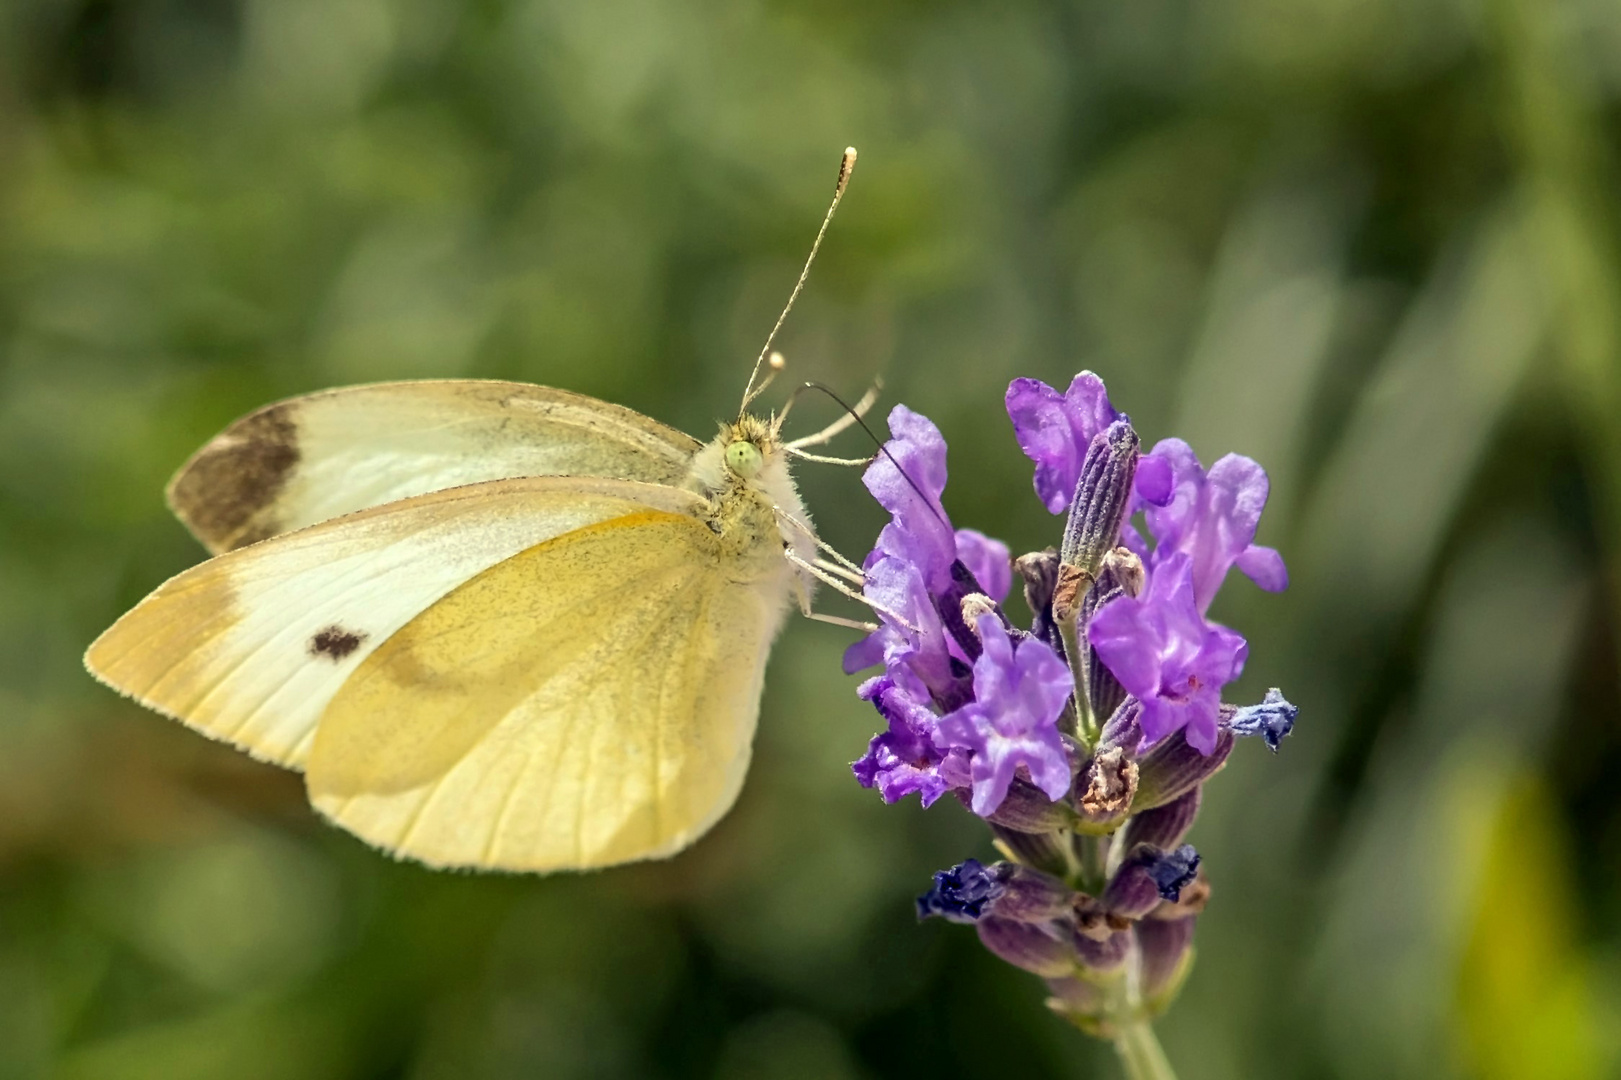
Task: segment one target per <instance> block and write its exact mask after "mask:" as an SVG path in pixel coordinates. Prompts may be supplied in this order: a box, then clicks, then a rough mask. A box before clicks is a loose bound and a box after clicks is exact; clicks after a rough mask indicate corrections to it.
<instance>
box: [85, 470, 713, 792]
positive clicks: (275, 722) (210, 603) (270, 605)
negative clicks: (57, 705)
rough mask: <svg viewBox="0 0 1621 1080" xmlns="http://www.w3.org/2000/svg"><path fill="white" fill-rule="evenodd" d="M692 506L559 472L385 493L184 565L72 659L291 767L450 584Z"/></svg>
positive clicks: (643, 489) (689, 498)
mask: <svg viewBox="0 0 1621 1080" xmlns="http://www.w3.org/2000/svg"><path fill="white" fill-rule="evenodd" d="M698 504H699V500H698V499H697V498H696V497H695V496H693V495H690V494H688V493H687V492H684V491H680V490H677V489H675V488H669V487H660V486H657V485H652V484H641V483H634V482H625V481H615V480H599V479H590V478H571V477H539V478H527V479H511V480H502V481H493V482H488V483H482V484H473V485H468V486H465V487H460V488H454V489H451V490H448V491H439V492H434V493H431V494H428V495H423V496H418V497H416V498H412V499H406V500H403V501H400V502H396V503H390V504H388V505H386V506H382V507H378V508H376V509H373V510H367V511H363V512H360V513H356V514H352V515H349V516H347V517H342V518H338V519H336V520H333V521H328V522H325V523H323V524H320V525H316V526H313V527H311V528H308V529H303V530H301V531H299V532H295V533H290V534H286V535H283V536H279V537H276V538H275V539H273V540H269V541H266V542H264V543H262V544H255V545H254V546H252V547H248V548H242V549H240V550H237V551H233V552H230V553H229V554H226V555H221V556H219V557H216V558H213V559H210V560H208V561H207V562H204V563H201V564H199V565H198V566H194V567H192V568H191V569H190V570H187V571H185V572H184V573H182V574H180V575H179V576H177V577H175V578H173V579H171V580H170V581H169V582H167V583H166V584H164V585H162V586H161V587H159V588H158V589H157V590H156V591H155V592H153V593H152V595H150V596H148V597H147V598H146V599H145V600H143V601H141V603H140V604H138V605H137V606H136V607H135V608H134V609H133V610H131V611H130V612H129V613H128V614H126V615H125V616H124V617H123V618H121V619H119V620H118V622H117V623H115V624H114V625H113V626H112V628H111V629H109V630H108V631H107V632H106V633H104V634H103V635H102V636H101V637H100V638H98V639H97V640H96V642H95V643H94V644H93V645H91V647H90V650H89V651H88V652H87V653H86V654H85V664H86V666H87V667H88V668H89V669H90V671H91V673H92V674H94V675H95V676H96V677H97V678H98V679H100V680H101V681H103V682H105V683H107V684H108V685H110V686H112V687H113V688H114V689H116V690H118V691H119V692H120V693H123V694H126V695H128V696H130V697H133V698H136V699H137V700H139V701H140V702H141V703H142V704H143V705H146V706H148V707H149V708H152V709H156V710H157V711H159V712H162V713H166V714H168V715H169V716H173V717H175V718H177V719H179V720H182V721H184V722H185V723H186V724H188V725H189V726H191V727H193V728H196V729H197V730H199V731H201V732H202V733H204V734H205V735H209V736H211V737H213V738H217V739H223V740H225V741H227V742H231V743H234V744H235V745H237V746H239V747H241V748H242V749H244V750H246V751H248V752H249V753H251V754H253V755H254V756H255V757H259V758H263V759H268V760H270V761H272V762H275V763H276V764H279V765H286V766H289V767H292V768H300V767H302V764H303V761H304V759H305V757H306V755H307V753H308V750H309V746H310V742H311V740H312V738H313V734H314V731H315V727H316V724H317V722H318V721H319V719H320V717H321V713H322V711H323V710H324V709H325V708H326V706H327V703H328V702H329V701H330V700H332V698H333V695H335V694H336V693H337V692H338V690H339V687H341V686H342V685H343V684H344V681H345V680H346V679H348V678H349V677H350V676H351V675H352V674H353V673H354V671H355V670H356V669H357V668H358V667H360V666H361V664H362V663H363V662H364V661H365V660H366V659H367V657H369V656H370V655H371V654H372V652H373V651H374V650H375V649H377V648H378V646H380V645H382V644H383V643H384V642H386V641H387V640H388V639H389V637H390V636H391V635H393V634H394V633H395V632H396V631H398V630H399V629H400V628H401V627H402V626H405V625H407V624H408V623H410V621H411V620H412V619H414V618H416V617H417V616H418V615H419V614H420V613H422V612H423V611H424V610H426V609H429V608H431V606H432V605H433V604H434V603H435V602H437V601H438V600H439V599H440V598H441V597H443V596H445V595H446V594H447V593H450V592H451V591H452V590H453V589H455V588H456V587H457V586H459V585H461V584H462V583H463V582H466V581H467V580H468V579H470V578H475V577H476V576H477V575H478V574H479V573H481V572H482V571H484V570H486V569H488V568H489V567H491V566H494V565H496V564H498V563H500V562H501V560H503V559H507V558H510V557H511V556H513V555H514V554H516V553H518V552H520V551H523V550H525V549H527V548H530V547H532V546H533V545H534V544H536V543H537V542H540V541H544V540H546V539H549V538H551V537H556V536H561V535H564V534H566V533H569V532H571V531H573V530H576V529H580V528H584V527H587V526H591V525H594V524H596V523H598V522H602V521H606V520H610V519H613V518H618V517H623V516H624V515H626V514H631V513H637V512H642V511H646V510H648V509H649V508H653V509H657V510H660V511H663V512H671V513H677V514H686V513H689V512H691V511H692V510H693V508H694V507H696V506H697V505H698Z"/></svg>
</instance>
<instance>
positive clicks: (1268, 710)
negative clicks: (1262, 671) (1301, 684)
mask: <svg viewBox="0 0 1621 1080" xmlns="http://www.w3.org/2000/svg"><path fill="white" fill-rule="evenodd" d="M1299 713H1300V709H1299V708H1298V707H1297V706H1294V705H1291V704H1289V702H1287V701H1285V700H1284V697H1283V691H1281V690H1279V689H1278V688H1277V687H1275V686H1274V687H1273V688H1272V689H1270V690H1268V691H1267V692H1266V697H1264V698H1262V699H1261V703H1260V704H1259V705H1246V706H1244V707H1243V708H1241V709H1239V710H1238V711H1237V712H1235V713H1234V714H1233V716H1232V719H1230V720H1228V721H1227V726H1228V727H1229V728H1231V729H1232V730H1233V734H1235V735H1259V736H1260V737H1261V738H1263V739H1265V740H1266V745H1267V748H1268V749H1269V750H1271V751H1272V752H1273V753H1274V754H1275V753H1277V752H1278V744H1279V743H1280V742H1282V741H1283V739H1284V736H1286V735H1288V734H1289V732H1291V731H1293V730H1294V726H1295V717H1296V716H1297V715H1299Z"/></svg>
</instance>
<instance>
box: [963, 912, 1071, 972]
mask: <svg viewBox="0 0 1621 1080" xmlns="http://www.w3.org/2000/svg"><path fill="white" fill-rule="evenodd" d="M975 929H977V930H978V931H979V940H980V942H981V943H982V944H984V946H985V948H987V949H989V950H990V951H991V952H992V953H994V954H995V955H996V956H998V957H999V958H1001V959H1002V960H1005V961H1007V962H1008V963H1010V964H1012V965H1013V966H1014V967H1017V968H1023V969H1024V970H1025V971H1030V972H1034V973H1035V974H1037V975H1041V976H1044V977H1046V978H1049V979H1056V978H1060V977H1062V976H1065V975H1070V974H1072V973H1074V971H1075V949H1074V946H1073V945H1072V944H1071V942H1070V940H1069V938H1070V935H1069V934H1068V933H1067V932H1066V930H1065V924H1063V923H1058V922H1047V923H1027V922H1016V921H1014V920H1013V919H1003V918H998V917H997V916H994V915H992V916H989V917H987V918H984V919H981V920H980V921H979V923H978V925H977V926H976V927H975Z"/></svg>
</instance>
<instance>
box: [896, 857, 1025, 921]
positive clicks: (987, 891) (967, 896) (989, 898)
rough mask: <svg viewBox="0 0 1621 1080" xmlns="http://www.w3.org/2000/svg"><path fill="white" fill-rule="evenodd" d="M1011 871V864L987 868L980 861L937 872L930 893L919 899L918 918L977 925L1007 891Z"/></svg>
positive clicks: (966, 861)
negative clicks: (936, 917)
mask: <svg viewBox="0 0 1621 1080" xmlns="http://www.w3.org/2000/svg"><path fill="white" fill-rule="evenodd" d="M1011 872H1012V866H1011V865H1010V864H1009V863H995V864H993V865H991V866H983V865H981V864H980V862H979V860H978V859H964V860H963V861H962V862H960V863H958V864H957V865H956V866H953V867H952V868H951V869H950V870H940V871H937V872H936V873H935V875H934V884H933V885H932V886H930V888H929V891H928V892H926V893H924V894H923V895H922V896H920V897H918V898H917V917H918V918H919V919H927V918H928V917H929V916H931V915H938V916H939V917H940V918H942V919H945V920H946V921H948V922H961V923H971V922H977V921H978V920H979V918H980V917H981V916H982V915H985V914H986V913H987V911H988V909H989V908H990V907H991V906H992V905H994V904H995V903H996V901H997V899H998V898H999V897H1000V896H1001V895H1002V893H1003V892H1004V891H1005V890H1006V887H1007V886H1006V881H1007V878H1008V877H1009V876H1010V875H1011Z"/></svg>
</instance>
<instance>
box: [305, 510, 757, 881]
mask: <svg viewBox="0 0 1621 1080" xmlns="http://www.w3.org/2000/svg"><path fill="white" fill-rule="evenodd" d="M738 569H739V565H738V564H737V563H736V562H735V561H734V560H733V559H731V558H729V557H727V556H726V555H724V554H723V553H722V551H721V549H720V547H719V544H718V541H717V539H716V537H715V535H714V534H713V533H711V532H710V531H709V529H707V528H706V527H705V526H703V525H702V524H701V523H699V522H698V521H696V520H694V519H693V518H692V517H690V516H686V515H683V514H669V513H660V512H655V511H644V512H640V513H636V514H633V515H628V516H625V517H622V518H618V519H616V520H612V521H606V522H603V523H602V524H599V525H595V526H592V527H590V528H585V529H581V530H578V531H576V532H572V533H569V534H567V535H565V536H561V537H558V538H557V539H555V540H551V541H549V542H547V543H544V544H540V545H538V546H536V547H534V548H531V549H529V550H527V551H525V552H523V553H521V554H519V555H516V556H514V557H513V558H511V559H508V560H507V561H505V562H503V563H500V564H499V565H497V566H494V567H492V568H491V569H489V570H486V571H485V572H484V573H482V574H480V575H479V576H478V577H477V578H475V579H473V580H472V581H470V582H468V583H467V584H466V585H464V586H462V587H461V588H459V589H457V590H456V591H455V592H453V593H451V594H450V595H449V596H446V597H445V598H444V599H443V600H441V601H439V603H437V604H435V605H434V606H433V607H431V608H429V609H428V610H427V611H425V612H424V613H423V614H422V615H420V616H418V617H417V618H416V619H414V620H412V621H411V622H410V623H409V624H407V625H406V626H405V627H404V628H403V629H401V630H400V631H399V632H398V633H396V634H395V635H394V636H393V637H391V638H390V639H389V640H388V641H387V642H385V643H384V644H383V645H382V646H380V647H379V648H378V649H377V650H376V651H375V652H374V653H372V654H371V655H370V656H369V657H368V658H367V659H366V661H365V662H364V663H363V664H362V665H361V666H360V668H359V669H358V670H357V671H356V672H355V673H354V675H353V676H352V677H351V678H350V679H349V681H348V682H347V683H345V684H344V687H343V689H342V690H341V691H339V693H338V695H337V696H336V697H335V698H333V699H332V702H331V704H330V705H328V706H327V710H326V714H325V716H324V717H323V718H322V720H321V725H320V728H319V730H318V731H317V734H316V738H315V746H314V749H313V751H312V753H311V755H310V760H309V768H308V773H307V777H308V784H309V790H310V798H311V800H312V801H313V802H314V803H315V805H316V807H317V808H318V809H319V810H320V811H321V812H322V813H324V814H326V815H327V816H328V817H330V818H331V819H332V820H333V821H335V822H337V823H338V824H340V825H342V826H343V827H344V828H346V829H349V830H350V831H352V832H354V833H356V834H357V835H359V836H361V837H362V838H364V839H365V840H367V841H369V842H371V843H373V844H376V845H377V846H379V847H382V848H386V849H387V850H389V851H391V852H394V853H396V854H398V855H404V856H409V857H411V858H413V859H418V860H421V861H422V862H425V863H428V864H430V865H433V866H462V867H484V868H499V869H504V870H558V869H583V868H587V867H598V866H608V865H611V864H614V863H622V862H628V861H631V860H635V859H647V858H655V857H658V856H661V855H668V854H670V853H672V852H674V851H677V850H679V849H681V848H683V847H685V846H686V845H688V844H690V843H691V842H692V841H693V840H694V839H696V838H697V837H698V836H699V835H701V834H702V833H703V832H704V831H705V830H706V829H708V828H709V827H710V825H712V824H713V823H714V822H715V821H716V820H717V819H718V818H719V817H720V816H721V814H723V813H724V812H725V811H726V810H727V808H729V807H730V806H731V804H732V802H733V801H734V800H735V798H736V797H737V793H738V789H739V788H740V787H741V785H742V782H743V774H744V771H745V770H746V768H747V766H748V760H749V747H750V742H751V740H752V738H753V734H754V727H755V719H756V716H757V713H758V709H759V698H760V686H761V679H762V675H763V672H764V668H765V661H766V655H767V652H768V651H769V648H770V644H771V639H772V638H773V637H774V636H775V634H776V632H777V629H778V628H779V627H780V625H781V622H782V618H783V614H784V612H785V609H786V605H787V599H788V596H787V580H788V578H787V576H786V575H775V576H772V577H770V578H767V579H765V580H756V581H746V580H738V579H739V577H740V576H741V575H739V574H738V572H737V571H738Z"/></svg>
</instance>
